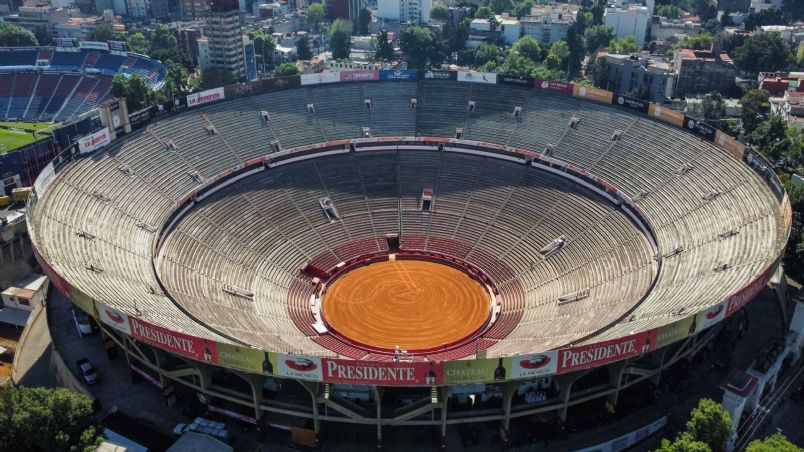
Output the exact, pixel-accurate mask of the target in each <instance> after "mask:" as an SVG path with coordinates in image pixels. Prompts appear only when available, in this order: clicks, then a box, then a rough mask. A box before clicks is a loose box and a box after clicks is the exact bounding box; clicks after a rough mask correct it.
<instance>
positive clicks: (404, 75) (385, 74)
mask: <svg viewBox="0 0 804 452" xmlns="http://www.w3.org/2000/svg"><path fill="white" fill-rule="evenodd" d="M418 79H419V71H418V70H416V69H397V70H395V71H386V70H381V71H380V80H409V81H414V80H418Z"/></svg>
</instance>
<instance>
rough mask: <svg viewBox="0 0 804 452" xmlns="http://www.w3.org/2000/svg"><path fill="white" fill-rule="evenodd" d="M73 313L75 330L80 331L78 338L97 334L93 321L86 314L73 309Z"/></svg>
mask: <svg viewBox="0 0 804 452" xmlns="http://www.w3.org/2000/svg"><path fill="white" fill-rule="evenodd" d="M72 311H73V322H75V329H76V331H78V336H80V337H84V336H86V335H88V334H92V333H94V332H95V328H94V327H93V325H92V321H91V320H90V319H89V316H88V315H87V313H86V312H84V311H82V310H80V309H76V308H73V309H72Z"/></svg>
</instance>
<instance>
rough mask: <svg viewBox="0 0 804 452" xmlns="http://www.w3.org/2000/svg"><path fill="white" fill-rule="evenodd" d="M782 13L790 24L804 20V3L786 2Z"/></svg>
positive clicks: (799, 0)
mask: <svg viewBox="0 0 804 452" xmlns="http://www.w3.org/2000/svg"><path fill="white" fill-rule="evenodd" d="M782 12H784V14H785V16H787V19H788V20H789V21H790V22H795V21H798V20H804V3H802V2H801V0H784V3H782Z"/></svg>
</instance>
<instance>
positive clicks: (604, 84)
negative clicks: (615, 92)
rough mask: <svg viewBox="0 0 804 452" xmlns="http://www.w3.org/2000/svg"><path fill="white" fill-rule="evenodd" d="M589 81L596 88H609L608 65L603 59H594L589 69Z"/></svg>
mask: <svg viewBox="0 0 804 452" xmlns="http://www.w3.org/2000/svg"><path fill="white" fill-rule="evenodd" d="M589 80H591V82H592V84H593V85H595V86H596V87H598V88H603V89H608V88H609V65H608V64H607V63H606V59H605V58H595V62H594V63H592V66H591V67H590V68H589Z"/></svg>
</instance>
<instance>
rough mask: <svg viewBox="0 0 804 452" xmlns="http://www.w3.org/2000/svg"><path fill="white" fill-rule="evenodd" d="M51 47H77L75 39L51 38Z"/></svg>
mask: <svg viewBox="0 0 804 452" xmlns="http://www.w3.org/2000/svg"><path fill="white" fill-rule="evenodd" d="M53 45H55V46H56V47H77V46H78V40H77V39H75V38H53Z"/></svg>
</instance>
